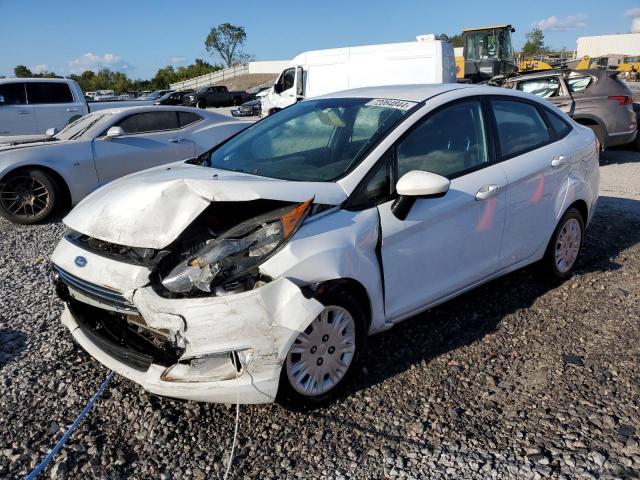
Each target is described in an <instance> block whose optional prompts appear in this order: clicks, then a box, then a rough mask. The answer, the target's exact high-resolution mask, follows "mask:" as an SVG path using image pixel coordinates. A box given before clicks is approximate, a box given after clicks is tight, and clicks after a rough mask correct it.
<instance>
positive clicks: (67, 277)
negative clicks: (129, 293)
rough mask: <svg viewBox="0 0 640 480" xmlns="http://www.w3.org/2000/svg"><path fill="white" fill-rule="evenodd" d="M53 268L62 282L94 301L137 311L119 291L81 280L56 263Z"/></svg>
mask: <svg viewBox="0 0 640 480" xmlns="http://www.w3.org/2000/svg"><path fill="white" fill-rule="evenodd" d="M53 270H54V271H55V273H57V274H58V277H59V279H60V280H61V281H62V283H64V284H65V285H66V286H67V287H68V288H70V289H71V290H73V291H76V292H78V293H80V294H81V295H84V296H86V297H88V298H90V299H92V300H94V301H96V302H99V303H103V304H106V305H108V306H111V307H112V308H113V309H114V310H116V311H118V312H124V313H138V310H137V309H136V307H135V305H134V304H133V303H131V302H129V301H128V300H127V299H126V298H124V297H123V296H122V294H121V293H120V292H118V291H116V290H112V289H110V288H107V287H102V286H100V285H96V284H94V283H91V282H87V281H86V280H82V279H81V278H78V277H76V276H75V275H72V274H71V273H69V272H67V271H66V270H63V269H62V268H60V267H58V266H57V265H54V266H53Z"/></svg>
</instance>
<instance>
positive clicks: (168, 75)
mask: <svg viewBox="0 0 640 480" xmlns="http://www.w3.org/2000/svg"><path fill="white" fill-rule="evenodd" d="M177 79H178V76H177V75H176V71H175V70H174V69H173V67H172V66H171V65H169V66H167V67H164V68H160V69H158V71H157V72H156V74H155V76H154V77H153V78H152V79H151V84H152V85H153V88H154V89H156V90H159V89H164V88H169V85H171V84H172V83H175V82H176V81H177Z"/></svg>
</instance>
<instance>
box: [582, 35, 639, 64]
mask: <svg viewBox="0 0 640 480" xmlns="http://www.w3.org/2000/svg"><path fill="white" fill-rule="evenodd" d="M576 54H577V57H578V58H582V57H584V56H585V55H588V56H589V57H591V58H596V57H602V56H605V55H612V54H615V55H626V56H638V55H640V33H619V34H615V35H595V36H592V37H579V38H578V51H577V53H576Z"/></svg>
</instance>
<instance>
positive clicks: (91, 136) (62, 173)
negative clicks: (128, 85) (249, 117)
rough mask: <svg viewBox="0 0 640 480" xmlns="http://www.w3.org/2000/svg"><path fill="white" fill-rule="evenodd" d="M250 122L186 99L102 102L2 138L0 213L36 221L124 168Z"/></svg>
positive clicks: (186, 151) (176, 155)
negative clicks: (41, 130) (43, 131)
mask: <svg viewBox="0 0 640 480" xmlns="http://www.w3.org/2000/svg"><path fill="white" fill-rule="evenodd" d="M250 124H251V122H246V121H240V120H236V119H233V118H230V117H227V116H224V115H220V114H217V113H213V112H208V111H206V110H196V109H193V108H188V107H178V106H176V107H163V106H143V107H129V108H120V109H110V110H100V111H97V112H94V113H90V114H88V115H85V116H84V117H82V118H80V119H79V120H77V121H76V122H74V123H72V124H70V125H68V126H67V127H65V128H64V129H63V130H61V131H60V132H57V133H56V132H54V131H49V132H48V135H47V136H30V137H21V138H20V137H14V138H8V137H4V138H3V139H2V140H0V142H3V143H0V215H2V216H3V217H4V218H6V219H7V220H9V221H11V222H14V223H20V224H33V223H39V222H41V221H43V220H45V219H46V218H47V217H49V216H50V215H51V214H52V213H53V212H54V211H55V210H56V209H58V208H68V207H70V206H73V205H75V204H76V203H78V202H79V201H80V200H81V199H82V198H84V197H85V196H87V195H88V194H89V193H91V192H93V191H94V190H96V189H97V188H98V187H100V186H102V185H105V184H106V183H108V182H110V181H112V180H114V179H116V178H119V177H122V176H124V175H127V174H129V173H133V172H137V171H139V170H144V169H146V168H150V167H155V166H158V165H161V164H165V163H170V162H175V161H178V160H185V159H188V158H193V157H197V156H198V155H200V154H202V153H204V152H206V151H207V150H209V149H211V148H212V147H214V146H215V145H217V144H219V143H221V142H222V141H224V140H226V139H227V138H229V137H231V136H233V135H235V134H236V133H238V132H239V131H241V130H243V129H245V128H246V127H247V126H248V125H250Z"/></svg>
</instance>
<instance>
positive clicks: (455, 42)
mask: <svg viewBox="0 0 640 480" xmlns="http://www.w3.org/2000/svg"><path fill="white" fill-rule="evenodd" d="M440 38H442V39H448V40H449V43H451V46H452V47H453V48H456V47H463V46H464V44H463V42H462V34H461V33H457V34H456V35H447V34H446V33H442V34H440Z"/></svg>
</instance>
